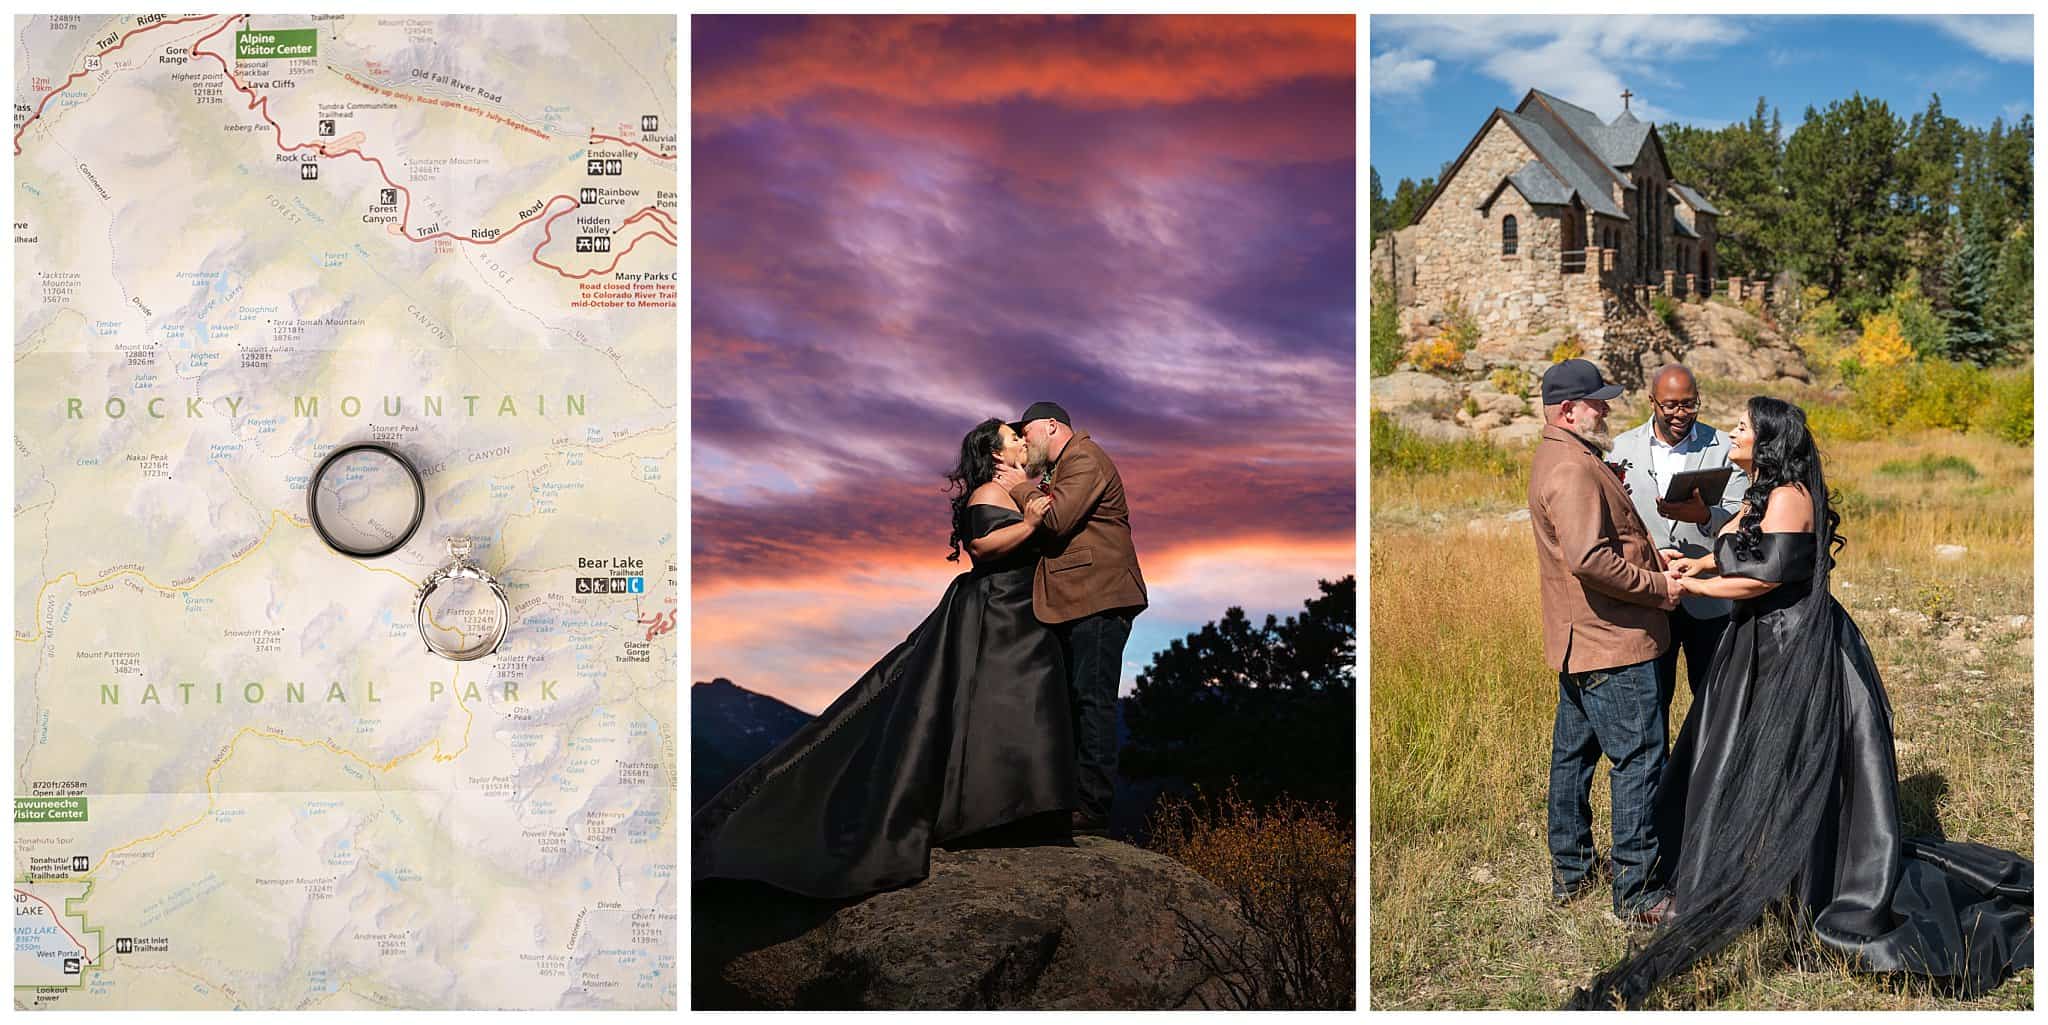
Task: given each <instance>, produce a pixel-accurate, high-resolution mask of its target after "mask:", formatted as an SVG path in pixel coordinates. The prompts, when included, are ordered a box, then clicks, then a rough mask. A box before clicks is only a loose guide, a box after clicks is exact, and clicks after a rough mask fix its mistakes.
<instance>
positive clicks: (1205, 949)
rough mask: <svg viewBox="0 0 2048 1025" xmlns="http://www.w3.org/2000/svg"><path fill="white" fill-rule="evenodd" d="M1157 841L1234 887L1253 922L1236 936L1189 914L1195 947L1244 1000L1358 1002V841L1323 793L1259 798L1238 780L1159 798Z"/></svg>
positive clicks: (1319, 1005)
mask: <svg viewBox="0 0 2048 1025" xmlns="http://www.w3.org/2000/svg"><path fill="white" fill-rule="evenodd" d="M1151 828H1152V846H1153V849H1154V850H1157V851H1159V852H1160V853H1162V854H1165V855H1166V856H1168V857H1170V858H1173V859H1174V860H1176V861H1179V862H1180V863H1181V864H1184V865H1186V866H1188V867H1189V868H1191V869H1194V870H1195V872H1196V873H1197V874H1198V875H1200V876H1202V877H1203V878H1204V879H1207V880H1209V881H1210V882H1212V883H1215V884H1216V886H1217V887H1218V888H1220V889H1221V890H1223V892H1224V893H1226V894H1229V895H1230V896H1231V897H1232V898H1233V900H1234V901H1235V902H1236V905H1237V912H1238V915H1239V916H1240V917H1242V918H1243V919H1244V920H1245V922H1246V923H1247V924H1248V925H1250V926H1251V934H1250V938H1249V940H1248V941H1246V942H1231V941H1228V940H1226V939H1224V938H1222V937H1219V936H1217V935H1215V934H1214V933H1213V932H1211V931H1209V930H1204V929H1201V928H1200V927H1199V926H1196V925H1194V924H1193V923H1191V922H1189V921H1187V920H1185V919H1183V920H1182V923H1181V924H1182V930H1183V932H1184V933H1187V934H1188V939H1189V940H1190V946H1191V948H1192V949H1193V950H1194V951H1195V952H1196V953H1195V956H1196V957H1198V958H1199V959H1200V960H1202V961H1203V962H1204V967H1206V968H1207V969H1208V970H1209V972H1210V973H1211V974H1212V975H1213V976H1214V977H1216V978H1218V979H1221V980H1224V981H1225V983H1226V984H1227V985H1228V986H1230V988H1231V989H1232V990H1233V992H1234V995H1235V996H1236V997H1237V999H1238V1000H1239V1001H1240V1002H1241V1003H1242V1005H1243V1006H1245V1007H1248V1008H1254V1009H1294V1010H1333V1009H1349V1008H1352V1007H1354V1006H1356V998H1355V996H1354V983H1355V980H1356V979H1357V973H1358V960H1357V958H1358V953H1357V942H1356V941H1357V932H1356V922H1357V868H1356V865H1357V855H1358V848H1357V841H1356V839H1355V834H1354V828H1353V824H1352V822H1351V821H1350V820H1348V819H1345V818H1342V817H1341V816H1339V815H1338V814H1337V812H1336V810H1335V809H1334V808H1332V807H1331V806H1330V805H1328V804H1324V803H1312V802H1307V801H1297V800H1295V799H1294V798H1291V797H1285V796H1283V797H1281V798H1280V799H1278V800H1277V801H1274V802H1273V803H1272V804H1271V805H1269V806H1267V807H1265V808H1257V807H1254V806H1253V805H1252V804H1251V802H1249V801H1247V800H1245V799H1244V798H1242V797H1241V796H1239V795H1238V793H1237V788H1236V785H1235V784H1233V785H1232V786H1230V787H1229V788H1228V789H1226V790H1225V791H1224V792H1223V793H1222V794H1221V795H1216V796H1208V795H1204V794H1203V793H1201V792H1200V791H1199V790H1198V791H1197V792H1196V795H1195V797H1194V799H1192V800H1189V799H1185V798H1181V797H1177V796H1167V797H1165V798H1162V799H1161V800H1160V802H1159V806H1158V807H1157V808H1156V809H1155V810H1154V812H1153V815H1152V825H1151Z"/></svg>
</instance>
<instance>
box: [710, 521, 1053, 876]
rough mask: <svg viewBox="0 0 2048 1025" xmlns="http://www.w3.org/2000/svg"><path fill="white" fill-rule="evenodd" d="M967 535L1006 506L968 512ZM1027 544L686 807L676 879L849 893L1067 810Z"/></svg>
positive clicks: (994, 525) (973, 575)
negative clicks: (681, 867) (940, 849)
mask: <svg viewBox="0 0 2048 1025" xmlns="http://www.w3.org/2000/svg"><path fill="white" fill-rule="evenodd" d="M968 516H969V528H970V532H971V533H972V534H973V535H974V536H976V537H979V536H982V535H985V534H987V533H988V532H990V531H992V530H996V529H998V528H1001V527H1004V526H1008V525H1010V524H1013V523H1017V522H1020V521H1021V520H1022V517H1021V516H1019V515H1018V514H1017V513H1016V512H1015V511H1013V510H1009V509H1004V508H1001V507H996V506H986V505H973V506H969V507H968ZM1036 561H1037V556H1036V554H1035V552H1034V551H1032V550H1031V548H1030V546H1028V545H1027V546H1024V547H1022V548H1019V549H1017V550H1013V551H1012V552H1010V553H1008V554H1007V555H1005V556H1003V557H1000V558H998V559H996V560H994V561H992V562H991V563H987V564H976V565H975V567H974V568H973V569H972V570H970V571H968V572H965V573H961V574H960V575H959V576H957V577H955V578H954V579H953V581H952V583H951V584H950V585H949V586H948V587H947V588H946V593H945V596H944V597H943V598H941V599H940V600H939V604H938V607H937V608H935V609H933V610H932V612H931V614H930V615H929V616H927V617H926V618H925V620H924V622H923V623H921V624H919V625H918V627H917V629H916V630H914V631H912V632H911V634H910V636H909V637H907V638H905V639H904V641H903V642H902V643H901V644H898V645H897V646H896V647H895V648H894V649H892V650H891V651H890V652H889V653H888V654H887V655H884V656H883V657H882V659H881V661H879V662H877V663H875V665H874V667H873V668H871V669H869V670H868V671H867V672H866V673H865V674H864V675H862V676H861V678H860V679H859V680H858V681H856V682H855V683H854V685H853V686H852V687H851V688H848V689H847V691H846V692H845V693H843V694H841V695H840V696H839V697H838V699H837V700H835V701H833V702H832V704H831V705H830V706H829V707H827V708H826V709H825V710H824V711H823V712H821V713H819V715H818V717H817V718H816V719H813V720H812V721H810V722H809V723H806V724H805V725H804V726H803V727H801V728H800V729H798V730H797V732H796V733H794V734H792V735H791V736H790V737H789V739H788V740H786V741H784V742H783V743H782V744H781V745H780V746H778V747H777V748H776V749H775V750H773V751H770V752H769V753H768V754H767V755H765V756H763V757H762V758H761V760H760V761H758V762H756V763H754V764H753V765H752V766H750V767H748V768H747V769H746V770H745V771H744V772H742V773H741V774H740V775H739V776H738V777H736V778H735V779H734V780H733V781H732V782H731V783H729V784H727V785H726V786H725V787H724V788H723V789H721V790H720V791H719V792H718V795H717V796H716V797H714V798H712V799H711V800H710V801H709V802H707V803H706V804H705V805H704V806H703V807H702V808H700V809H698V811H697V812H696V814H695V815H693V816H692V817H691V820H690V835H691V877H692V879H693V880H700V879H714V878H715V879H738V880H756V881H759V882H765V883H768V884H771V885H773V886H776V887H778V888H781V889H784V890H788V891H790V892H793V893H798V894H802V895H805V896H809V897H818V898H827V899H838V898H847V897H857V896H861V895H864V894H868V893H874V892H877V891H881V890H887V889H893V888H895V887H899V886H905V885H908V884H910V883H915V882H917V881H919V880H921V879H923V878H924V877H925V876H926V875H927V874H928V873H929V871H930V865H931V848H932V847H933V846H934V845H936V844H943V843H946V842H949V841H952V840H955V839H959V838H961V837H965V836H968V835H970V834H974V833H978V832H981V831H983V830H987V829H991V828H994V827H997V826H1001V825H1006V824H1009V823H1013V822H1017V821H1019V820H1022V819H1025V818H1027V817H1029V816H1032V815H1036V814H1040V813H1045V812H1052V811H1059V810H1062V809H1071V808H1074V807H1077V806H1078V802H1077V799H1076V796H1075V784H1074V748H1073V738H1072V724H1071V721H1070V719H1069V717H1068V711H1067V680H1066V660H1065V658H1064V657H1063V656H1062V654H1061V651H1060V648H1059V642H1058V640H1057V638H1056V637H1055V636H1054V635H1053V633H1052V632H1051V631H1050V630H1048V629H1047V628H1046V627H1045V626H1044V625H1043V624H1041V623H1039V622H1038V620H1037V618H1036V617H1035V616H1034V615H1033V614H1032V611H1031V578H1032V572H1033V569H1034V566H1035V564H1036Z"/></svg>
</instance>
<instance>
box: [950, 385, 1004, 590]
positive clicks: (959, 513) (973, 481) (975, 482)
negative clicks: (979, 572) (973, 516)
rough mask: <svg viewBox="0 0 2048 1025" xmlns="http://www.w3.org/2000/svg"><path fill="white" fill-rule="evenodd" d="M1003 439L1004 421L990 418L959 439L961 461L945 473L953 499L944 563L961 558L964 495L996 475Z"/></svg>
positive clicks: (963, 532) (965, 519)
mask: <svg viewBox="0 0 2048 1025" xmlns="http://www.w3.org/2000/svg"><path fill="white" fill-rule="evenodd" d="M1002 442H1003V421H1001V420H998V419H996V418H995V417H989V418H988V419H986V420H983V421H982V422H980V423H978V424H975V425H974V429H973V430H971V431H968V432H967V436H966V437H964V438H961V439H960V462H959V463H957V464H955V465H954V467H953V469H952V470H950V471H948V472H947V474H946V493H947V494H949V495H951V496H952V499H953V536H952V537H951V538H949V539H948V543H950V544H951V545H952V546H953V550H952V551H951V552H950V553H948V554H947V555H946V561H947V562H959V561H960V546H961V545H963V544H965V543H967V498H968V496H969V495H972V494H974V489H975V488H978V487H980V486H982V485H983V484H987V483H988V482H989V481H992V480H994V479H995V477H996V447H997V446H998V445H1001V444H1002Z"/></svg>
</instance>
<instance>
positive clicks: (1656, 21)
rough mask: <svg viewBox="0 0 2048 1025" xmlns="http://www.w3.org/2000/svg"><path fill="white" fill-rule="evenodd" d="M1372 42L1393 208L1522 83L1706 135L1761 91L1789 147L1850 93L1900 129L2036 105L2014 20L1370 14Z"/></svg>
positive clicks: (2026, 22) (1376, 136)
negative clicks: (1906, 123) (1913, 120)
mask: <svg viewBox="0 0 2048 1025" xmlns="http://www.w3.org/2000/svg"><path fill="white" fill-rule="evenodd" d="M1370 31H1371V36H1370V40H1371V53H1372V66H1371V71H1370V75H1369V79H1368V81H1369V84H1370V89H1371V93H1372V107H1371V113H1370V121H1369V122H1368V126H1367V127H1368V133H1369V136H1370V140H1369V145H1370V147H1371V150H1370V160H1371V162H1372V166H1373V167H1375V168H1377V169H1378V170H1379V173H1380V181H1381V185H1382V187H1383V188H1384V189H1385V190H1386V194H1387V195H1388V196H1389V197H1391V196H1392V195H1393V193H1394V186H1395V184H1396V183H1397V182H1399V181H1400V180H1401V179H1402V178H1404V177H1405V178H1414V179H1416V180H1418V181H1419V180H1421V179H1422V178H1423V177H1425V176H1434V175H1435V174H1436V173H1437V171H1438V169H1439V168H1440V167H1441V166H1442V165H1443V164H1444V162H1445V161H1449V160H1455V159H1456V158H1457V156H1458V153H1459V152H1460V151H1462V150H1463V149H1464V148H1465V144H1466V143H1467V142H1470V141H1471V138H1472V133H1474V132H1476V131H1478V130H1479V126H1480V124H1481V123H1483V122H1484V121H1485V118H1486V115H1487V114H1488V113H1490V112H1491V111H1492V110H1493V108H1495V107H1506V108H1509V109H1513V107H1514V105H1515V104H1516V103H1517V102H1518V101H1520V99H1521V98H1522V95H1523V94H1524V93H1525V92H1527V91H1528V90H1529V89H1530V88H1532V87H1533V88H1538V89H1542V90H1543V91H1545V92H1548V93H1551V94H1553V95H1557V96H1562V97H1564V98H1565V99H1566V100H1569V101H1571V102H1573V103H1576V104H1578V105H1580V106H1582V107H1585V108H1587V109H1589V110H1592V111H1594V112H1596V113H1598V114H1600V115H1601V116H1602V117H1603V118H1612V117H1613V116H1614V115H1615V114H1618V113H1620V111H1621V102H1622V101H1621V92H1622V90H1623V89H1627V90H1630V91H1632V92H1634V93H1635V94H1636V95H1635V96H1634V97H1633V98H1632V99H1631V100H1630V106H1631V109H1632V110H1633V111H1634V112H1635V113H1636V116H1638V117H1642V118H1644V119H1646V120H1652V121H1656V122H1657V123H1659V124H1664V123H1680V124H1691V125H1696V126H1699V127H1706V128H1718V127H1720V126H1722V125H1725V124H1728V123H1730V122H1732V121H1741V120H1745V119H1747V118H1748V117H1749V115H1750V113H1751V112H1752V111H1754V110H1755V109H1756V101H1757V97H1758V96H1760V95H1761V96H1763V97H1764V98H1765V99H1766V100H1768V101H1769V102H1770V104H1771V105H1772V106H1775V107H1777V108H1778V110H1779V112H1780V115H1781V116H1782V117H1783V119H1784V129H1785V132H1786V134H1787V135H1788V136H1789V135H1790V134H1791V132H1792V130H1793V129H1794V128H1796V127H1798V125H1799V122H1800V121H1801V119H1802V118H1803V117H1804V115H1805V111H1806V108H1807V107H1808V106H1809V105H1811V106H1813V107H1815V108H1822V107H1825V106H1826V105H1827V104H1828V103H1829V102H1830V101H1832V100H1836V99H1844V98H1847V97H1848V96H1849V95H1850V94H1851V93H1854V92H1861V93H1863V94H1864V95H1865V96H1872V97H1876V98H1878V99H1881V100H1884V101H1885V102H1886V103H1887V104H1889V105H1890V106H1891V108H1892V112H1893V113H1894V114H1897V115H1899V116H1900V117H1901V118H1902V119H1905V118H1910V117H1911V115H1912V114H1914V113H1917V112H1919V111H1921V110H1923V109H1925V108H1926V106H1927V98H1928V95H1929V94H1930V93H1939V94H1940V95H1941V104H1942V109H1943V110H1944V111H1945V112H1946V113H1947V114H1948V115H1949V116H1950V117H1954V118H1957V119H1959V120H1961V121H1963V122H1964V123H1965V124H1971V125H1978V126H1984V125H1989V124H1990V123H1991V119H1992V118H1995V117H2003V118H2004V119H2005V120H2006V123H2008V124H2010V123H2012V122H2013V121H2015V120H2017V119H2018V118H2019V117H2020V116H2021V115H2025V114H2031V113H2033V110H2034V81H2033V78H2034V27H2033V19H2032V18H2031V17H2029V16H2026V15H1972V16H1965V15H1947V16H1941V15H1932V16H1925V17H1903V16H1795V17H1775V16H1763V15H1732V16H1725V17H1723V16H1712V15H1673V14H1664V15H1649V16H1630V17H1622V16H1615V15H1586V16H1548V17H1545V16H1531V15H1479V16H1459V17H1450V16H1441V17H1439V16H1429V15H1380V16H1375V17H1373V18H1372V19H1371V21H1370Z"/></svg>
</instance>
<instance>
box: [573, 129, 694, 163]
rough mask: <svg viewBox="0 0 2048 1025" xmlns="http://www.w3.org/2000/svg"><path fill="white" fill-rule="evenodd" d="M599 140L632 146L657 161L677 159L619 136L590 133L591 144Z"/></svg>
mask: <svg viewBox="0 0 2048 1025" xmlns="http://www.w3.org/2000/svg"><path fill="white" fill-rule="evenodd" d="M599 139H603V140H604V141H606V142H616V143H618V144H619V145H621V146H631V147H633V148H634V149H637V150H639V151H640V152H642V153H645V154H647V155H648V156H650V157H653V158H654V159H656V160H674V159H675V157H673V156H670V155H668V154H663V153H656V152H655V151H653V150H651V149H648V148H647V147H645V146H642V145H640V144H639V143H637V142H632V141H629V140H626V139H621V138H619V137H618V136H616V135H600V134H598V133H597V132H595V131H593V132H591V133H590V141H591V143H592V144H595V143H596V142H597V141H598V140H599Z"/></svg>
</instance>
